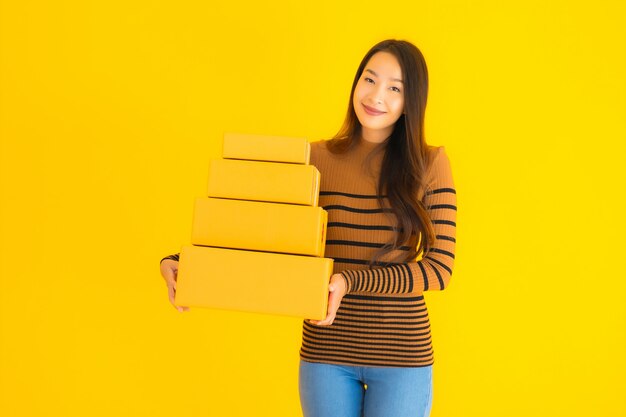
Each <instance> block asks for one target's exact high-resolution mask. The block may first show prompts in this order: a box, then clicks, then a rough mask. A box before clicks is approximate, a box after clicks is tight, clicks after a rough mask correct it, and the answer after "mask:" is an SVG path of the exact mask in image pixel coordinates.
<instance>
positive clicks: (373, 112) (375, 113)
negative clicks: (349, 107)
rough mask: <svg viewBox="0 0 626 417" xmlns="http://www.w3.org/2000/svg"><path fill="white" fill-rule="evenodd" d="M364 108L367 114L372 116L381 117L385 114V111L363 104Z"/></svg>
mask: <svg viewBox="0 0 626 417" xmlns="http://www.w3.org/2000/svg"><path fill="white" fill-rule="evenodd" d="M363 108H364V109H365V113H367V114H369V115H370V116H380V115H381V114H385V112H384V111H380V110H376V109H374V108H371V107H369V106H366V105H365V104H363Z"/></svg>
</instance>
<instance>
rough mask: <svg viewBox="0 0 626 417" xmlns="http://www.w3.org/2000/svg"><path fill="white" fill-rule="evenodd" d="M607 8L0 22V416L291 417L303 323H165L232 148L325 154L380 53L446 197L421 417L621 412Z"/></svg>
mask: <svg viewBox="0 0 626 417" xmlns="http://www.w3.org/2000/svg"><path fill="white" fill-rule="evenodd" d="M625 28H626V9H625V3H624V2H623V1H621V0H613V1H611V0H598V1H593V2H589V1H585V2H582V1H566V0H561V1H549V0H548V1H546V0H525V1H514V2H503V1H498V0H482V1H462V0H450V1H436V0H428V1H426V0H415V1H404V2H402V1H399V2H381V1H372V0H363V1H353V2H339V1H338V2H332V1H328V0H322V1H316V2H299V1H291V2H289V1H277V2H249V3H241V2H237V1H233V2H220V3H219V4H214V3H212V2H203V1H184V0H183V1H171V2H170V1H158V2H155V1H146V0H141V1H119V0H114V1H106V2H105V1H93V2H92V1H71V0H65V1H63V0H61V1H54V2H53V1H40V2H37V1H9V0H2V1H1V2H0V60H1V61H0V77H1V78H0V136H1V139H0V144H1V145H0V146H1V148H0V174H1V177H0V181H1V183H0V184H1V189H0V198H1V204H0V210H1V212H0V213H1V217H0V220H1V222H0V236H1V241H0V243H1V246H0V276H1V280H0V313H1V315H0V319H1V321H0V326H1V327H0V415H2V416H3V417H4V416H6V417H13V416H15V417H18V416H20V417H21V416H175V415H181V416H300V415H301V412H300V408H299V402H298V392H297V364H298V349H299V345H300V330H301V329H300V326H301V322H300V320H298V319H292V318H285V317H276V316H269V315H255V314H248V313H238V312H227V311H217V310H208V309H207V310H200V309H197V310H194V311H191V312H188V313H184V314H181V313H178V312H177V311H176V310H174V308H172V306H171V305H169V303H168V301H167V296H166V288H165V285H164V283H163V280H162V279H161V277H160V275H159V269H158V264H159V260H160V258H161V257H162V256H165V255H168V254H170V253H174V252H177V251H178V250H179V249H180V246H181V245H182V244H185V243H188V242H189V239H190V233H191V216H192V211H193V202H194V200H195V198H196V197H198V196H202V195H203V194H204V190H205V187H206V182H207V170H208V161H209V160H210V159H211V158H216V157H219V156H220V146H221V144H220V142H221V138H222V134H223V133H224V132H225V131H232V132H242V133H256V134H269V135H286V136H289V135H291V136H305V137H308V138H310V139H311V140H317V139H322V138H328V137H329V136H331V135H332V134H333V133H335V131H336V130H337V129H338V128H339V126H340V124H341V122H342V120H343V117H344V114H345V110H346V106H347V100H348V95H349V89H350V85H351V81H352V77H353V76H354V71H355V70H356V68H357V65H358V63H359V61H360V59H361V57H362V56H363V55H364V54H365V52H366V51H367V49H368V48H369V47H370V46H372V45H373V44H374V43H376V42H378V41H379V40H382V39H385V38H389V37H394V38H400V39H408V40H410V41H413V42H414V43H416V44H417V45H418V46H419V47H420V48H421V50H422V51H423V53H424V55H425V57H426V60H427V62H428V65H429V70H430V96H429V104H428V109H427V120H426V129H427V131H426V133H427V138H428V141H429V142H430V143H431V144H435V145H444V146H446V150H447V152H448V155H449V157H450V160H451V163H452V168H453V174H454V177H455V183H456V187H457V193H458V195H457V196H458V236H457V241H458V246H457V254H456V260H457V261H456V265H455V270H454V274H453V278H452V281H451V285H450V287H449V288H448V289H447V290H446V291H443V292H441V293H427V294H426V297H427V302H428V304H429V308H430V312H431V315H432V326H433V338H434V346H435V368H434V369H435V371H434V381H435V387H434V392H435V398H434V404H433V410H432V416H433V417H443V416H446V417H470V416H480V417H489V416H493V417H496V416H497V417H502V416H511V417H518V416H519V417H529V416H542V417H543V416H545V417H555V416H568V417H574V416H625V415H626V400H625V398H626V395H625V393H626V360H625V359H624V356H625V352H626V302H625V293H626V279H625V278H626V273H625V272H624V263H623V259H624V255H623V249H624V247H625V245H624V243H623V238H624V235H625V232H626V227H625V219H624V218H625V211H624V206H623V201H624V197H623V195H624V182H625V179H626V174H625V162H624V160H625V156H626V155H625V154H626V152H625V142H626V81H625V77H626V47H625V45H626V29H625Z"/></svg>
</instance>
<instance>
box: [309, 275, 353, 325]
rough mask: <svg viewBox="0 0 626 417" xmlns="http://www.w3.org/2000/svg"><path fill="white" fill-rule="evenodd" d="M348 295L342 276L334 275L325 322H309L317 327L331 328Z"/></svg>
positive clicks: (331, 279)
mask: <svg viewBox="0 0 626 417" xmlns="http://www.w3.org/2000/svg"><path fill="white" fill-rule="evenodd" d="M344 295H346V280H345V278H344V277H343V276H342V275H341V274H333V276H332V277H330V284H328V313H327V314H326V318H325V319H324V320H309V321H310V322H311V323H312V324H315V325H317V326H330V325H331V324H333V321H335V316H336V315H337V310H338V309H339V304H341V300H342V299H343V296H344Z"/></svg>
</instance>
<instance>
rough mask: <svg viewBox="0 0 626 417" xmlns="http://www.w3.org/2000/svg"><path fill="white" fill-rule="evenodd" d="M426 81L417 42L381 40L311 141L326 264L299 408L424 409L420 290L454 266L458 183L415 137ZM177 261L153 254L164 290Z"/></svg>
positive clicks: (350, 411) (313, 414) (347, 415)
mask: <svg viewBox="0 0 626 417" xmlns="http://www.w3.org/2000/svg"><path fill="white" fill-rule="evenodd" d="M427 93H428V72H427V68H426V63H425V61H424V57H423V56H422V54H421V52H420V51H419V50H418V49H417V48H416V47H415V46H414V45H413V44H411V43H409V42H406V41H397V40H386V41H383V42H380V43H378V44H376V45H374V46H373V47H372V48H371V49H370V50H369V51H368V53H367V54H366V55H365V57H364V58H363V60H362V61H361V64H360V65H359V68H358V70H357V72H356V76H355V78H354V82H353V84H352V91H351V94H350V101H349V103H348V113H347V116H346V119H345V121H344V124H343V127H342V128H341V129H340V131H339V132H338V133H337V135H335V137H334V138H332V139H331V140H329V141H319V142H315V143H313V144H312V150H311V163H312V164H313V165H315V166H316V167H317V168H318V170H319V171H320V173H321V187H320V190H321V191H320V199H319V202H320V205H321V206H322V207H324V208H325V210H327V211H328V230H327V241H326V254H325V256H327V257H330V258H333V259H334V260H335V264H334V265H335V267H334V269H335V270H334V274H333V275H332V277H331V279H330V286H329V288H330V295H329V307H328V315H327V317H326V318H325V319H324V320H320V321H313V320H305V321H304V323H303V335H302V347H301V350H300V358H301V361H300V374H299V387H300V399H301V404H302V410H303V413H304V416H305V417H360V416H364V417H405V416H406V417H409V416H411V417H417V416H419V417H422V416H428V415H429V413H430V408H431V404H432V366H433V362H434V357H433V347H432V341H431V336H430V323H429V319H428V311H427V308H426V304H425V300H424V296H423V292H424V291H432V290H443V289H444V288H446V286H447V285H448V283H449V281H450V277H451V275H452V269H453V264H454V252H455V245H456V239H455V238H456V191H455V187H454V182H453V179H452V172H451V168H450V162H449V160H448V157H447V155H446V152H445V149H444V147H431V146H428V145H427V144H426V141H425V138H424V115H425V109H426V98H427ZM419 255H421V256H419ZM418 258H419V259H420V260H419V261H417V259H418ZM177 261H178V256H177V255H172V256H169V257H167V258H164V260H162V262H161V273H162V275H163V277H164V278H165V280H166V283H167V286H168V289H169V295H170V301H172V302H173V296H174V293H175V280H176V269H177V264H178V263H177ZM179 309H180V310H183V309H185V308H184V307H179Z"/></svg>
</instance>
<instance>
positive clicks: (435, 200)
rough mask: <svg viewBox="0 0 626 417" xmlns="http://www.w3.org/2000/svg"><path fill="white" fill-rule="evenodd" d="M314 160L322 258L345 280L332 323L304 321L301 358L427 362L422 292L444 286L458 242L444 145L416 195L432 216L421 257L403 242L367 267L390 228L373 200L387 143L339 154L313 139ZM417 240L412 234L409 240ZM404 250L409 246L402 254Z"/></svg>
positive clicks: (337, 361) (402, 364) (428, 343)
mask: <svg viewBox="0 0 626 417" xmlns="http://www.w3.org/2000/svg"><path fill="white" fill-rule="evenodd" d="M312 145H313V146H312V149H311V163H312V164H313V165H315V166H316V167H317V168H318V169H319V171H320V173H321V187H320V199H319V201H320V206H322V207H324V209H325V210H326V211H328V230H327V240H326V253H325V256H326V257H329V258H333V259H334V260H335V266H334V272H335V273H341V274H342V275H343V276H344V277H345V278H346V281H347V283H348V288H347V293H346V295H345V297H344V298H343V300H342V302H341V305H340V306H339V310H338V311H337V316H336V318H335V320H334V322H333V324H332V325H330V326H315V325H313V324H311V323H309V322H308V321H304V323H303V334H302V347H301V349H300V357H301V358H302V359H303V360H305V361H309V362H323V363H335V364H347V365H361V366H395V367H408V366H428V365H431V364H432V363H433V360H434V358H433V346H432V340H431V334H430V323H429V319H428V310H427V308H426V303H425V300H424V296H423V292H424V291H428V290H431V291H432V290H443V289H444V288H446V286H447V285H448V283H449V281H450V277H451V275H452V268H453V263H454V251H455V244H456V191H455V188H454V183H453V179H452V173H451V169H450V162H449V160H448V157H447V155H446V153H445V149H444V147H439V148H434V147H431V148H430V163H429V168H428V171H427V175H426V186H425V187H422V188H421V189H420V190H419V193H418V198H419V199H420V200H421V201H422V202H423V203H424V206H425V207H426V209H427V212H428V213H429V215H430V218H431V220H432V222H433V227H434V230H435V235H436V241H435V243H434V245H433V247H432V248H431V250H430V252H429V253H428V254H427V255H426V256H425V257H424V258H423V259H421V260H420V261H418V262H394V260H396V259H401V257H402V255H403V253H402V251H404V250H409V248H408V247H407V248H401V249H399V250H396V251H394V252H391V253H389V254H387V255H386V256H385V257H383V258H382V259H381V261H383V262H385V263H386V264H387V265H388V266H384V267H374V268H373V269H370V268H369V266H368V262H369V260H370V259H371V257H372V255H373V254H374V252H375V251H376V250H377V249H378V248H380V247H381V246H382V245H383V244H384V243H386V242H388V241H389V240H390V238H391V237H392V235H391V233H394V231H393V229H392V226H394V224H393V223H392V220H391V219H390V217H389V215H388V213H386V211H387V210H384V209H385V208H388V207H389V206H388V201H387V200H386V198H383V202H384V203H386V204H387V205H386V206H383V208H381V207H380V206H379V203H378V200H377V198H376V194H377V183H378V176H379V174H380V166H381V163H382V157H383V154H384V144H383V145H377V144H374V143H369V142H365V141H361V142H360V143H359V144H358V145H357V146H356V147H354V148H352V149H351V150H349V151H348V152H347V153H346V154H341V155H336V154H332V153H330V151H328V150H327V149H326V144H325V142H324V141H320V142H315V143H313V144H312ZM411 244H412V245H416V244H417V239H415V240H414V242H411ZM404 254H406V252H404Z"/></svg>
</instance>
